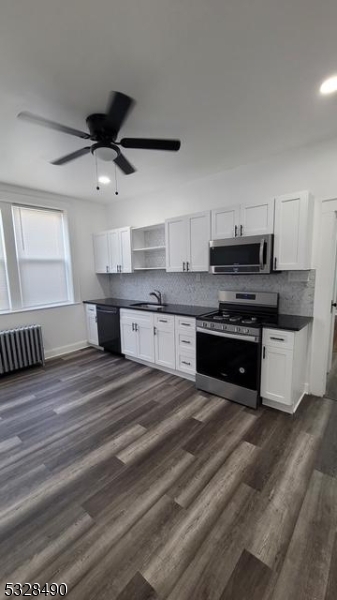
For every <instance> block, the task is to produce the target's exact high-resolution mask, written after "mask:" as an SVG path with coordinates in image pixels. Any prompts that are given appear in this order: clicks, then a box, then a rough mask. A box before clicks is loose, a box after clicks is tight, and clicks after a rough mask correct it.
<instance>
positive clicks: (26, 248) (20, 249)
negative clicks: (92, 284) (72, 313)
mask: <svg viewBox="0 0 337 600" xmlns="http://www.w3.org/2000/svg"><path fill="white" fill-rule="evenodd" d="M12 215H13V227H14V235H15V247H16V258H17V268H18V274H19V284H20V295H21V306H22V307H23V308H29V307H38V306H50V305H53V304H62V303H66V302H71V301H72V300H73V291H72V284H71V267H70V256H69V249H68V239H67V232H66V227H65V222H64V213H63V212H62V211H59V210H51V209H45V208H35V207H28V206H13V207H12Z"/></svg>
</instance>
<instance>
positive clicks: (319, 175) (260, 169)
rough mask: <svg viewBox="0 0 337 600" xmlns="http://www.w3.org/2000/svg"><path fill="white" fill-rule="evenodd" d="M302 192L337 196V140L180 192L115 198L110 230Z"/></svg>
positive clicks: (195, 183)
mask: <svg viewBox="0 0 337 600" xmlns="http://www.w3.org/2000/svg"><path fill="white" fill-rule="evenodd" d="M225 143H226V141H225V140H224V144H225ZM205 151H207V150H205ZM131 177H132V176H131ZM302 189H308V190H310V191H311V192H312V193H313V194H314V195H315V196H316V197H318V198H322V197H325V198H326V197H333V198H334V197H336V196H337V139H333V140H329V141H327V142H324V143H321V144H317V145H315V146H307V147H304V148H299V149H295V150H290V151H289V152H287V153H283V154H282V155H281V154H280V155H277V156H273V157H271V158H270V159H268V160H265V161H261V162H259V163H256V164H253V165H248V166H243V167H240V168H238V169H234V170H231V171H224V172H222V173H218V174H217V175H213V176H211V177H207V178H203V179H199V180H195V181H193V182H191V183H189V184H187V185H184V186H179V187H178V188H170V189H166V190H164V191H161V192H158V193H153V194H151V195H147V196H139V197H137V198H133V199H129V200H128V199H126V198H123V197H122V196H119V200H118V201H117V202H114V203H113V204H112V205H111V207H110V209H109V215H110V226H111V227H119V226H124V225H131V226H142V225H147V224H152V223H160V222H161V221H163V220H164V219H165V218H167V217H171V216H178V215H180V214H187V213H193V212H197V211H199V210H204V209H206V208H216V207H218V206H225V205H231V204H237V203H238V204H239V203H240V202H245V201H249V200H252V201H253V200H256V199H261V198H269V197H273V196H275V195H279V194H284V193H288V192H293V191H299V190H302Z"/></svg>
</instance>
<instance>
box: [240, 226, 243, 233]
mask: <svg viewBox="0 0 337 600" xmlns="http://www.w3.org/2000/svg"><path fill="white" fill-rule="evenodd" d="M240 235H243V225H240Z"/></svg>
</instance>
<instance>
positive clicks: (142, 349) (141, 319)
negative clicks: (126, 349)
mask: <svg viewBox="0 0 337 600" xmlns="http://www.w3.org/2000/svg"><path fill="white" fill-rule="evenodd" d="M136 334H137V356H138V358H141V359H142V360H147V361H148V362H154V335H153V315H152V314H144V313H142V312H139V314H138V315H137V317H136Z"/></svg>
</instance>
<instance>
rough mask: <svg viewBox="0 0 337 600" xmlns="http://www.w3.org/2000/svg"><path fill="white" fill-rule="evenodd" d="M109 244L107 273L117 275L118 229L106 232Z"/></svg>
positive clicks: (118, 254) (118, 261)
mask: <svg viewBox="0 0 337 600" xmlns="http://www.w3.org/2000/svg"><path fill="white" fill-rule="evenodd" d="M108 244H109V257H110V258H109V264H110V270H109V273H118V272H119V265H120V258H121V257H120V254H121V253H120V236H119V231H118V229H113V230H112V231H108Z"/></svg>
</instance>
